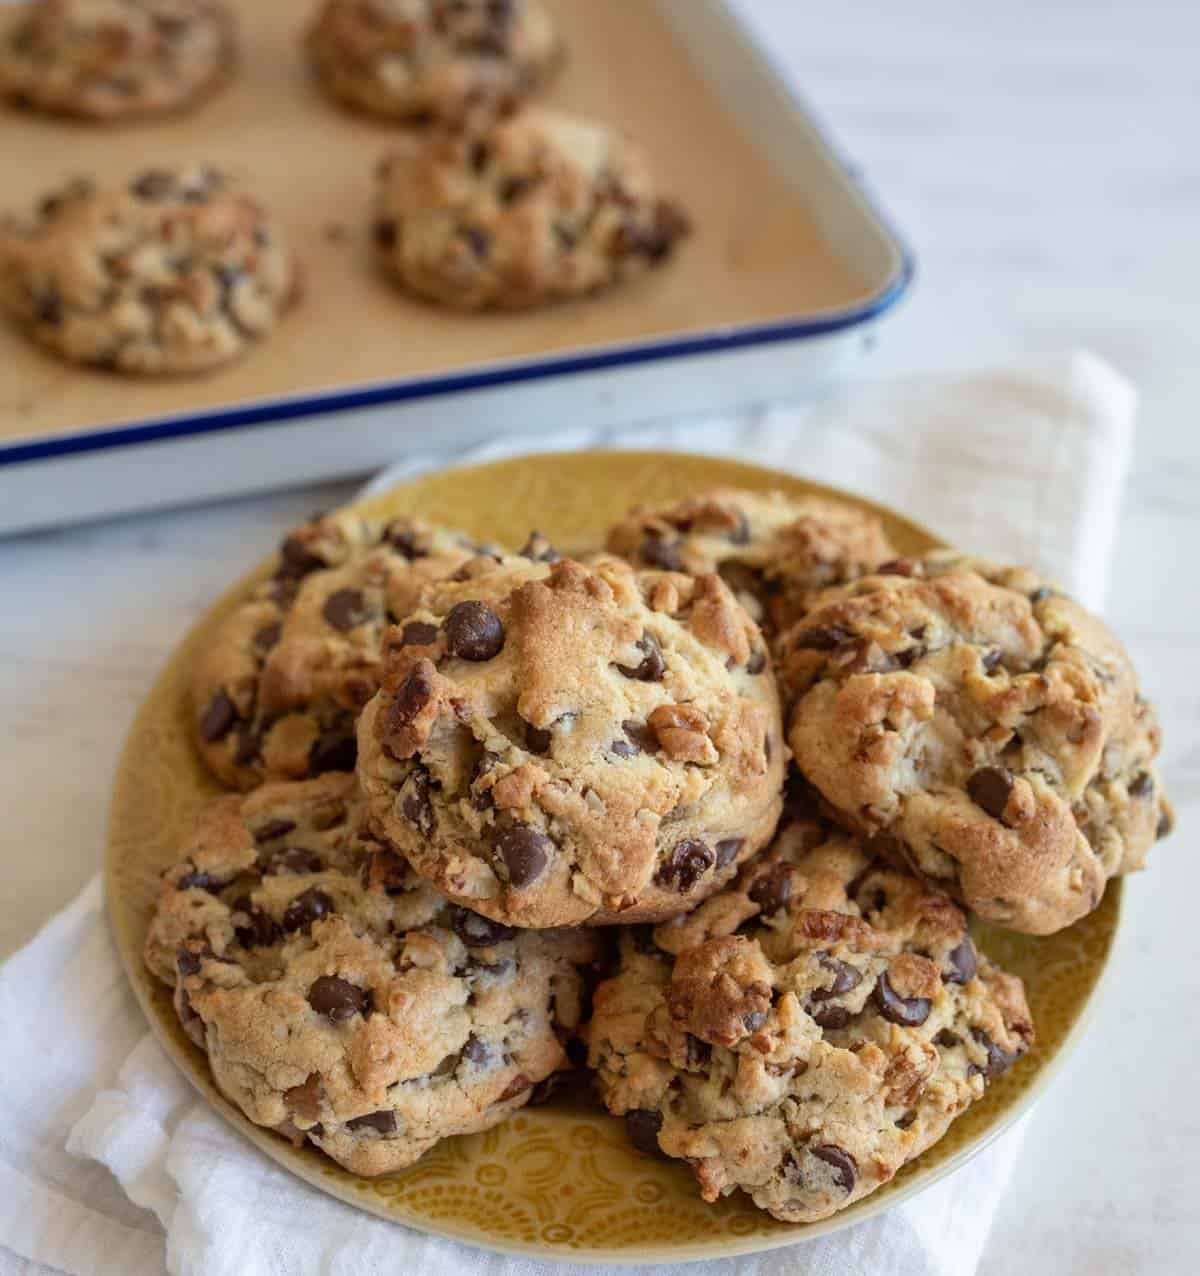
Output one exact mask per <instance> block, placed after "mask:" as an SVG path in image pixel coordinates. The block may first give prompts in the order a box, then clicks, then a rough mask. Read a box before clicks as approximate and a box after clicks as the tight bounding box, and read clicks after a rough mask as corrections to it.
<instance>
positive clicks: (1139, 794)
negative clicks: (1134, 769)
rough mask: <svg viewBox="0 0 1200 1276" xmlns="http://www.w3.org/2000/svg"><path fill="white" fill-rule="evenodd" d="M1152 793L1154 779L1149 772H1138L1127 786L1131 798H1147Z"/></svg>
mask: <svg viewBox="0 0 1200 1276" xmlns="http://www.w3.org/2000/svg"><path fill="white" fill-rule="evenodd" d="M1153 793H1154V777H1153V776H1152V775H1151V774H1150V772H1149V771H1141V772H1139V773H1138V774H1137V775H1136V776H1135V777H1134V780H1133V783H1132V784H1130V786H1129V796H1130V797H1132V798H1148V797H1151V796H1152V795H1153Z"/></svg>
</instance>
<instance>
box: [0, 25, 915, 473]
mask: <svg viewBox="0 0 1200 1276" xmlns="http://www.w3.org/2000/svg"><path fill="white" fill-rule="evenodd" d="M738 34H739V35H740V36H741V37H742V38H743V39H744V40H745V41H746V42H747V43H748V44H750V45H751V46H752V48H753V49H754V51H755V52H756V53H757V54H758V56H759V57H760V58H761V59H762V60H763V61H764V62H765V63H766V64H767V65H768V66H769V67H770V70H771V73H772V75H773V76H774V78H775V80H776V82H777V83H778V84H779V85H780V87H781V88H782V89H783V91H784V93H785V94H786V95H787V96H788V98H789V99H790V100H791V102H792V104H793V106H794V107H795V108H796V110H797V111H799V112H800V113H801V114H802V115H803V116H804V117H805V118H806V120H807V121H808V123H809V124H810V126H811V127H812V128H813V130H814V131H815V132H816V134H817V136H818V138H819V139H820V141H821V143H822V144H823V145H824V146H825V148H826V150H827V151H828V152H829V154H830V155H831V156H832V157H833V159H834V160H835V161H836V163H837V164H838V165H839V166H840V167H841V169H842V171H843V172H844V173H845V174H846V176H847V177H848V178H849V179H850V181H851V182H852V183H853V185H854V186H855V188H856V190H857V191H858V194H859V196H860V198H861V199H862V200H863V202H864V203H865V204H866V206H867V209H868V210H869V211H870V213H871V215H872V216H873V217H874V218H875V220H876V222H877V223H878V224H879V225H880V226H881V227H882V229H883V230H884V231H885V232H886V234H887V235H888V237H889V238H890V239H891V241H892V244H893V246H894V247H895V250H896V253H897V256H898V259H899V268H898V270H897V271H896V273H895V274H894V275H893V277H892V278H891V279H890V280H889V281H888V283H887V284H886V285H885V286H884V288H883V289H882V290H881V291H879V292H878V293H876V294H875V295H874V296H872V297H870V298H868V299H867V300H866V301H865V302H862V303H861V304H859V305H856V306H850V307H848V308H847V309H844V310H837V311H832V312H831V313H829V314H827V315H820V316H817V317H815V318H809V319H782V320H777V321H775V322H772V323H765V324H746V325H741V326H737V327H729V328H718V329H710V330H708V331H704V332H698V333H695V334H694V335H692V336H681V337H672V338H668V339H665V340H650V341H641V342H636V343H631V344H624V345H616V346H603V347H599V348H596V349H593V350H589V351H584V352H583V353H580V354H571V355H556V356H553V357H551V358H546V359H533V360H526V361H523V362H520V363H511V364H503V365H499V366H493V367H482V368H477V369H475V370H474V371H471V372H455V373H449V374H446V375H442V376H432V377H421V378H411V377H410V378H407V379H405V380H402V381H384V382H380V383H375V384H372V385H364V386H360V387H358V388H357V389H352V390H326V391H316V392H313V393H308V394H303V395H296V396H295V397H283V398H272V399H264V400H262V401H260V402H258V403H243V404H239V405H237V406H235V407H228V408H215V409H208V410H206V411H203V412H198V413H193V414H176V415H171V416H168V417H158V418H152V419H150V420H146V421H140V422H138V423H137V424H126V425H109V426H101V427H99V428H97V429H88V430H81V431H76V432H74V433H64V434H58V435H56V436H55V437H54V438H51V439H39V440H37V441H34V442H27V443H12V444H0V467H3V466H7V465H19V464H22V463H25V462H29V461H44V460H49V459H51V458H53V457H63V456H73V455H79V454H82V453H85V452H96V451H103V450H108V449H110V448H119V447H125V446H133V445H136V444H144V443H159V442H163V441H165V440H167V439H177V438H191V437H196V436H199V435H205V434H215V433H218V432H219V431H222V430H236V429H243V428H245V427H247V426H258V425H282V424H284V423H285V422H288V421H297V420H302V419H303V418H304V417H309V416H319V415H321V414H323V413H326V412H345V411H350V410H353V409H356V408H372V407H379V406H382V405H385V404H389V403H405V402H412V401H415V400H418V399H432V398H439V397H441V396H443V395H447V394H459V393H462V392H464V391H469V390H484V389H491V388H495V387H498V386H506V385H519V384H521V383H522V382H526V381H541V380H544V379H545V378H548V377H556V376H570V375H572V374H575V373H582V372H597V371H603V370H605V369H608V368H626V367H634V366H636V365H638V364H642V363H656V362H659V361H664V360H668V359H680V358H686V357H688V356H692V355H700V354H716V353H722V352H725V351H730V350H740V349H744V348H746V347H749V346H761V345H772V344H775V343H777V342H781V341H796V340H803V339H805V338H810V337H820V336H824V335H826V334H827V333H833V332H839V331H841V330H842V329H845V328H853V327H856V326H857V325H859V324H863V323H866V322H867V321H868V320H870V319H874V318H876V317H878V316H879V315H881V314H883V313H884V312H885V311H887V310H890V309H891V308H892V307H893V306H894V305H895V304H896V303H897V302H898V301H899V300H900V299H901V297H903V296H904V294H905V293H906V292H907V291H908V289H909V286H910V284H911V283H912V280H913V276H914V274H915V273H916V260H915V258H914V257H913V254H912V251H911V250H910V249H909V247H908V245H907V243H906V242H905V240H904V239H903V237H902V236H901V235H900V234H899V233H898V232H897V231H896V228H895V227H894V226H893V225H892V222H891V219H890V218H889V217H888V216H887V215H886V214H885V213H884V211H883V208H882V206H881V204H880V202H879V200H878V199H877V198H876V196H875V195H874V194H873V193H872V191H871V190H870V188H869V187H868V185H867V183H866V182H865V181H864V179H863V175H862V171H861V170H860V169H859V167H858V166H857V165H856V164H853V163H851V162H850V161H849V160H848V159H847V158H846V156H845V155H843V153H842V151H841V148H840V147H839V146H838V145H837V143H836V142H835V141H834V139H833V134H832V133H831V131H830V129H829V128H828V126H827V125H826V124H825V122H824V121H823V120H822V119H821V118H820V117H819V116H818V115H817V114H816V112H814V111H813V109H812V107H811V106H810V104H809V102H808V101H807V99H805V98H804V96H803V95H802V94H801V93H800V92H799V91H798V90H796V89H795V88H794V87H793V86H792V85H791V84H790V83H789V80H788V77H787V76H786V75H784V74H783V72H782V70H781V68H780V67H779V65H778V63H777V61H776V59H775V58H774V57H773V56H772V54H771V51H770V50H769V49H768V48H767V47H766V46H765V45H764V44H763V43H762V41H761V40H760V39H759V38H758V37H756V36H754V35H752V34H751V33H750V32H749V31H748V30H747V29H746V28H745V26H744V25H743V24H741V23H739V24H738Z"/></svg>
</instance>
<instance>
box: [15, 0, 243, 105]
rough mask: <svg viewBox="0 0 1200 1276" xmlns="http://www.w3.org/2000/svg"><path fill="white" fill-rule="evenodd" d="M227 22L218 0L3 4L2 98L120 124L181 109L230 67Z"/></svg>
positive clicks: (231, 34) (229, 20) (53, 0)
mask: <svg viewBox="0 0 1200 1276" xmlns="http://www.w3.org/2000/svg"><path fill="white" fill-rule="evenodd" d="M234 56H235V54H234V25H233V19H232V17H231V15H230V13H229V10H228V9H227V8H226V6H225V5H224V4H220V3H217V2H216V0H25V2H24V3H20V4H18V5H17V6H16V11H15V12H14V13H12V14H8V13H6V12H5V11H4V7H3V6H0V97H5V98H8V99H9V100H10V101H12V102H15V103H16V104H18V105H20V106H24V107H29V108H31V109H34V110H39V111H46V112H48V113H51V114H55V115H69V116H76V117H79V118H81V119H88V120H93V121H101V122H109V123H117V122H120V121H122V120H127V119H135V118H139V117H142V116H147V115H161V114H164V113H167V112H172V111H179V110H182V109H184V108H185V107H188V106H191V105H192V104H193V103H195V102H196V101H198V100H200V99H201V98H203V97H205V96H206V95H207V94H208V93H209V92H210V91H211V90H212V89H213V88H214V87H215V86H216V85H218V84H219V83H220V82H221V81H222V80H224V79H225V77H226V76H227V75H228V73H229V71H230V69H231V67H232V65H233V60H234Z"/></svg>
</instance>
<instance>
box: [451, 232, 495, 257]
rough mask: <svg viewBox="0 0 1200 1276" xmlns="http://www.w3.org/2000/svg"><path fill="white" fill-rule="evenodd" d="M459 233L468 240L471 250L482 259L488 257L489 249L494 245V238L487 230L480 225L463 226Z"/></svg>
mask: <svg viewBox="0 0 1200 1276" xmlns="http://www.w3.org/2000/svg"><path fill="white" fill-rule="evenodd" d="M458 233H459V234H460V235H461V236H462V237H463V239H465V240H466V241H467V243H468V244H469V245H470V247H471V251H472V252H473V253H474V254H475V256H476V257H478V258H479V260H480V261H483V260H484V258H485V257H487V255H488V249H489V248H490V247H491V245H492V238H491V236H490V235H489V234H488V233H487V231H486V230H482V229H480V227H478V226H463V227H461V228H460V229H459V232H458Z"/></svg>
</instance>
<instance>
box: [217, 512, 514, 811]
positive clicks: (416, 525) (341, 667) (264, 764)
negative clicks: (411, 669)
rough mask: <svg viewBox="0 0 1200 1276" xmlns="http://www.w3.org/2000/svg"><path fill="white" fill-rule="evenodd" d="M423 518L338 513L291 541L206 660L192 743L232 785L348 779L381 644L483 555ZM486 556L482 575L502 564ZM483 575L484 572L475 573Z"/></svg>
mask: <svg viewBox="0 0 1200 1276" xmlns="http://www.w3.org/2000/svg"><path fill="white" fill-rule="evenodd" d="M479 549H480V547H479V546H477V545H475V544H473V543H472V542H471V540H470V539H469V538H468V537H467V536H466V535H465V534H464V533H462V532H456V531H452V530H450V529H448V528H441V527H436V526H433V525H431V524H428V523H425V522H423V521H421V520H419V519H411V518H397V519H393V520H391V521H390V522H387V523H381V522H376V521H372V520H369V519H364V518H360V517H358V516H357V515H355V514H353V513H338V514H334V515H330V516H327V517H324V518H318V519H315V520H313V521H312V522H310V523H308V524H305V525H304V526H302V527H299V528H297V529H295V530H294V531H292V532H291V533H289V535H288V536H287V537H286V538H285V540H284V542H283V545H282V547H281V549H280V553H279V558H278V561H277V565H276V568H275V571H274V573H273V574H272V575H271V577H270V578H269V579H268V580H266V581H264V582H263V583H262V584H261V585H259V586H258V587H257V588H256V589H255V590H254V591H253V592H252V593H251V595H250V596H249V598H247V599H246V601H245V602H244V603H242V604H241V605H240V606H239V607H237V608H236V609H235V610H234V611H233V612H231V613H230V615H229V617H228V618H227V619H226V621H225V623H224V624H223V625H222V626H221V628H220V630H219V631H218V632H217V634H216V636H215V637H214V639H213V641H212V642H211V643H210V644H209V645H208V646H207V647H206V648H205V649H204V650H203V651H202V652H201V653H200V654H199V656H198V658H197V660H196V663H195V666H194V668H193V676H192V703H193V710H194V714H195V719H194V721H195V728H196V740H197V744H198V746H199V749H200V753H201V755H202V756H203V758H204V760H205V762H206V763H207V764H208V766H209V768H210V769H211V770H212V771H213V772H214V773H215V774H216V775H217V776H218V777H219V778H220V779H221V780H222V781H223V782H224V783H226V784H229V785H232V786H233V787H235V788H240V789H250V788H253V787H254V786H255V785H256V784H260V783H262V781H263V780H264V779H268V780H269V779H274V780H283V779H293V780H296V779H304V778H306V777H309V776H313V775H319V774H321V773H323V772H325V771H352V770H353V769H354V760H355V754H356V745H355V734H354V722H355V719H356V718H357V716H358V712H359V710H360V709H361V708H362V706H363V705H364V704H365V703H366V701H367V700H369V699H370V698H371V696H372V695H374V694H375V691H376V690H377V689H378V686H379V680H380V676H381V668H380V664H381V653H382V637H383V632H384V630H385V629H386V628H387V626H388V625H389V624H390V623H391V622H392V621H394V620H396V619H399V618H401V617H403V616H405V615H407V613H408V612H409V611H410V610H411V609H412V608H413V607H414V606H415V605H416V603H417V600H418V598H419V596H420V592H421V589H422V587H423V586H424V585H425V584H427V583H429V582H430V581H433V580H437V579H440V578H441V577H443V576H448V575H450V574H451V573H452V572H455V571H456V570H458V569H459V568H460V567H464V566H465V565H467V564H468V563H469V562H470V560H471V559H472V558H473V557H475V556H476V555H477V554H478V553H479ZM495 554H496V557H492V556H490V555H484V556H483V562H482V563H481V564H480V566H479V568H478V570H482V569H486V568H487V567H488V566H490V565H493V564H494V563H495V562H496V561H499V559H500V554H499V551H495ZM472 570H476V569H472Z"/></svg>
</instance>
